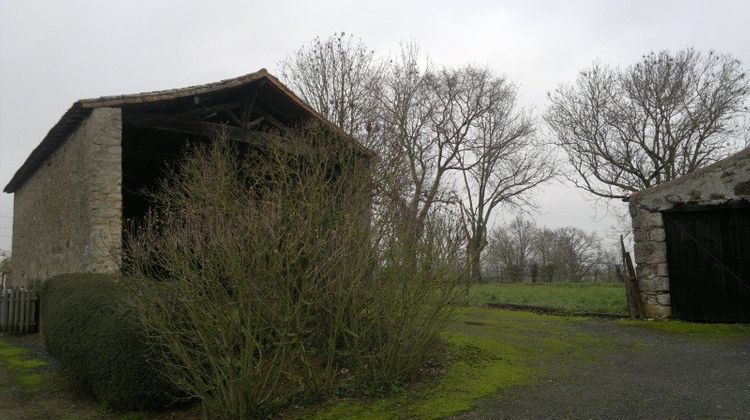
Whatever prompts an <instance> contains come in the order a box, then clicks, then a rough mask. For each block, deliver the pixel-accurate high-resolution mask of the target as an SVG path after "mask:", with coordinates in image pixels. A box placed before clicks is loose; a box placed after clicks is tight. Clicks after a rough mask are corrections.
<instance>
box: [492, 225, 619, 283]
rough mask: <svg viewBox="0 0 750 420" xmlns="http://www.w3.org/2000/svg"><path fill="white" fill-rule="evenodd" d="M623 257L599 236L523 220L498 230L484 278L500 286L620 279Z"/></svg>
mask: <svg viewBox="0 0 750 420" xmlns="http://www.w3.org/2000/svg"><path fill="white" fill-rule="evenodd" d="M620 264H621V262H620V258H619V256H618V253H617V251H616V250H614V249H611V248H608V247H606V246H605V245H604V243H603V241H602V239H601V238H600V237H599V236H598V235H597V234H596V233H595V232H587V231H585V230H583V229H580V228H577V227H570V226H566V227H560V228H557V229H550V228H547V227H537V226H536V225H535V224H534V222H532V221H529V220H525V219H524V218H522V217H520V216H518V217H516V218H515V219H513V220H512V221H511V222H510V223H507V224H504V225H501V226H498V227H496V228H494V229H493V230H492V231H491V232H490V235H489V246H488V248H487V252H486V254H485V256H484V260H483V267H484V275H483V279H484V280H486V281H501V282H530V283H537V282H547V283H549V282H558V281H592V282H598V281H620V278H619V276H618V274H617V273H618V270H619V266H620Z"/></svg>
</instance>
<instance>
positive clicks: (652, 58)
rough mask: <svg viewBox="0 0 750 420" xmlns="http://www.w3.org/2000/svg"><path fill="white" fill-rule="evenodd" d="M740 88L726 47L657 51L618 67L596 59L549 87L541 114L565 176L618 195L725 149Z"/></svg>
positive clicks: (734, 132)
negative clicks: (569, 80) (562, 156)
mask: <svg viewBox="0 0 750 420" xmlns="http://www.w3.org/2000/svg"><path fill="white" fill-rule="evenodd" d="M747 93H748V81H747V77H746V73H745V72H744V71H743V70H742V68H741V63H740V62H739V61H738V60H737V59H734V58H732V57H731V56H729V55H721V54H717V53H714V52H709V53H708V54H706V55H703V54H701V53H699V52H697V51H695V50H694V49H686V50H682V51H679V52H677V53H670V52H668V51H661V52H659V53H650V54H648V55H645V56H644V57H643V59H642V60H641V61H640V62H639V63H637V64H635V65H633V66H631V67H629V68H627V69H625V70H620V69H614V68H612V67H608V66H606V65H603V64H600V63H595V64H594V65H593V66H592V67H591V68H590V69H589V70H586V71H583V72H581V73H580V74H579V76H578V79H577V80H576V82H575V83H574V84H572V85H563V86H560V87H559V88H558V89H557V90H555V92H554V93H551V94H550V95H549V99H550V102H551V104H550V106H549V108H548V110H547V112H546V115H545V119H546V121H547V123H548V124H549V126H550V127H551V129H552V131H553V132H554V134H555V136H556V140H555V142H556V143H557V144H558V145H559V146H560V147H561V148H562V149H563V150H564V151H565V152H566V153H567V157H568V161H569V162H570V166H571V168H572V173H571V174H570V177H569V178H570V179H571V181H572V182H573V183H574V184H575V185H576V186H577V187H579V188H582V189H584V190H586V191H588V192H590V193H592V194H594V195H596V196H599V197H605V198H624V197H627V196H628V195H629V194H631V193H633V192H636V191H639V190H641V189H644V188H648V187H651V186H653V185H656V184H658V183H661V182H664V181H668V180H670V179H673V178H675V177H678V176H681V175H684V174H686V173H689V172H691V171H693V170H695V169H697V168H699V167H701V166H703V165H706V164H707V163H710V162H711V161H713V160H715V159H717V158H719V157H721V156H723V155H725V154H726V153H727V152H728V151H729V150H730V149H731V146H732V143H735V142H734V141H733V139H734V138H735V136H738V135H739V133H738V128H739V127H738V126H739V124H738V121H739V119H738V117H740V116H741V114H742V113H743V112H745V110H746V108H743V105H744V102H745V99H746V97H747Z"/></svg>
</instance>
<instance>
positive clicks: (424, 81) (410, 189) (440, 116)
mask: <svg viewBox="0 0 750 420" xmlns="http://www.w3.org/2000/svg"><path fill="white" fill-rule="evenodd" d="M495 84H496V81H495V80H494V78H493V77H492V76H491V74H490V73H489V72H488V71H487V70H484V69H477V68H474V67H471V66H467V67H463V68H459V69H446V68H443V69H440V70H438V71H432V70H430V69H429V68H428V67H425V68H423V67H422V66H420V65H419V52H418V49H417V48H416V47H414V46H413V45H407V46H405V47H404V48H402V51H401V55H400V56H399V57H398V59H397V60H396V61H394V62H393V64H392V65H391V66H390V69H389V73H388V75H387V76H386V78H385V83H384V95H383V106H382V109H383V122H384V125H385V130H384V134H383V136H384V142H385V143H384V144H385V149H386V151H385V152H384V153H385V155H386V156H387V158H388V160H387V164H388V165H389V166H390V167H391V168H393V170H394V171H395V173H394V175H395V176H394V177H392V178H391V183H392V184H391V188H390V198H391V199H394V200H399V201H400V202H401V203H402V209H403V215H404V218H405V219H408V220H412V221H414V223H410V224H411V225H412V226H415V227H417V228H418V227H419V226H422V225H423V224H424V221H425V220H426V219H427V217H428V216H429V214H430V212H431V210H432V209H433V206H434V205H435V203H441V202H442V203H444V202H453V201H455V200H454V199H452V198H454V197H455V194H454V193H453V191H452V189H451V188H450V187H449V186H448V185H447V184H448V182H447V179H448V176H449V174H450V173H452V172H456V171H460V170H462V169H463V165H462V162H461V157H462V153H463V152H464V151H465V150H466V149H467V148H469V147H470V144H469V143H470V142H471V141H472V137H473V136H474V129H475V124H476V123H477V121H478V120H479V119H480V118H481V117H482V116H483V115H485V114H486V113H487V112H489V110H490V109H491V107H492V105H493V104H494V103H496V102H498V101H499V97H498V95H499V94H500V93H501V91H500V90H498V89H497V88H496V86H495ZM414 234H415V237H418V236H419V232H418V231H417V232H414Z"/></svg>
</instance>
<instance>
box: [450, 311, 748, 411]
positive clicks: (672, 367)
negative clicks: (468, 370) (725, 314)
mask: <svg viewBox="0 0 750 420" xmlns="http://www.w3.org/2000/svg"><path fill="white" fill-rule="evenodd" d="M706 327H708V328H709V329H710V327H709V326H706ZM577 328H580V329H581V332H583V333H586V334H590V335H592V336H597V337H603V338H605V339H608V340H612V343H613V346H611V348H605V349H598V348H597V349H592V352H593V355H592V357H591V358H587V359H586V360H571V361H568V362H567V363H559V361H558V363H554V361H553V362H551V363H550V365H549V366H548V370H547V373H546V374H545V375H544V377H543V378H542V379H541V380H540V381H539V382H537V383H536V384H534V385H528V386H519V387H515V388H512V389H510V390H508V391H505V392H503V393H500V394H499V395H496V396H495V397H492V398H490V399H486V400H483V401H481V402H480V403H479V407H478V409H476V410H475V411H473V412H471V413H468V414H466V415H463V416H461V418H482V419H486V418H696V417H698V418H717V417H720V418H749V419H750V326H748V328H741V327H740V331H739V332H738V330H737V329H736V328H735V329H733V332H732V333H731V334H729V333H721V332H717V333H712V332H711V331H703V332H702V333H690V332H674V331H662V330H659V329H652V328H644V327H642V326H633V325H623V323H618V322H615V321H610V320H588V321H585V322H583V323H579V324H578V327H577ZM719 328H720V327H719ZM743 330H744V331H743Z"/></svg>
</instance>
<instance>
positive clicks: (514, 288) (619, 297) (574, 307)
mask: <svg viewBox="0 0 750 420" xmlns="http://www.w3.org/2000/svg"><path fill="white" fill-rule="evenodd" d="M488 303H509V304H514V305H530V306H540V307H547V308H553V309H559V310H562V311H566V312H570V313H574V312H599V313H609V314H627V302H626V298H625V285H624V284H622V283H535V284H528V283H484V284H478V285H474V286H472V288H471V290H470V291H469V304H470V305H474V306H481V305H486V304H488Z"/></svg>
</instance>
